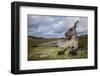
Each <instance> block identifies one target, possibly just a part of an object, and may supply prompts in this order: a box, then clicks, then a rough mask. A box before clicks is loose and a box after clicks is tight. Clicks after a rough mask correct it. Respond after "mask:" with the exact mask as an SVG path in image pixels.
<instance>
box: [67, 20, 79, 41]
mask: <svg viewBox="0 0 100 76" xmlns="http://www.w3.org/2000/svg"><path fill="white" fill-rule="evenodd" d="M78 23H79V20H77V21H75V23H74V24H73V27H71V28H70V29H69V30H68V32H66V33H65V36H66V38H67V39H71V38H72V36H76V35H77V33H76V28H77V24H78Z"/></svg>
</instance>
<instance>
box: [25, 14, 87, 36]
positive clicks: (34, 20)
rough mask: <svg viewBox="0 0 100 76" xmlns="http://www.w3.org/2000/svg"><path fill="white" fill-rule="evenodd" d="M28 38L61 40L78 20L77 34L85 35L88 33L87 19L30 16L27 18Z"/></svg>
mask: <svg viewBox="0 0 100 76" xmlns="http://www.w3.org/2000/svg"><path fill="white" fill-rule="evenodd" d="M27 17H28V36H34V37H43V38H62V37H65V35H64V34H65V33H66V32H67V31H68V29H69V28H71V27H72V26H73V23H74V22H75V21H76V20H77V19H79V23H78V24H77V28H76V31H77V34H78V35H86V34H87V31H88V23H87V22H88V18H87V17H77V16H51V15H48V16H46V15H32V14H29V15H28V16H27Z"/></svg>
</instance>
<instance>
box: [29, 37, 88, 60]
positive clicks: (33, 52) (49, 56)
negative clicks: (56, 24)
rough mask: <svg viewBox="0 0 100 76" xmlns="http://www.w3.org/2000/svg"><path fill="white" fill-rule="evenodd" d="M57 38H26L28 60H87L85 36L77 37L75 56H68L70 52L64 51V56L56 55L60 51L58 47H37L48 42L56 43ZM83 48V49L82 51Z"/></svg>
mask: <svg viewBox="0 0 100 76" xmlns="http://www.w3.org/2000/svg"><path fill="white" fill-rule="evenodd" d="M56 40H58V38H57V39H56V38H51V39H50V38H49V39H44V38H37V37H28V60H29V61H32V60H55V59H80V58H81V59H83V58H87V57H88V56H87V44H88V43H87V36H81V37H79V45H80V46H79V47H80V48H81V49H80V48H79V49H78V52H77V55H76V56H72V55H70V54H69V52H70V50H69V49H66V52H65V53H64V55H58V52H59V51H60V50H62V48H60V47H50V46H38V45H39V44H41V43H46V42H50V41H56ZM84 48H85V49H84Z"/></svg>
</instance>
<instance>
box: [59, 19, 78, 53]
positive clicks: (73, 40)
mask: <svg viewBox="0 0 100 76" xmlns="http://www.w3.org/2000/svg"><path fill="white" fill-rule="evenodd" d="M78 23H79V20H77V21H75V23H74V24H73V27H71V28H70V29H69V30H68V32H66V33H65V37H66V39H65V40H64V41H62V40H58V41H57V46H58V47H63V50H61V51H59V52H58V55H60V54H64V52H65V51H66V48H70V50H71V51H70V53H71V54H73V55H76V54H77V49H78V37H77V32H76V28H77V24H78Z"/></svg>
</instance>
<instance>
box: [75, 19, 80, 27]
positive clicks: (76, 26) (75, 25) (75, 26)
mask: <svg viewBox="0 0 100 76" xmlns="http://www.w3.org/2000/svg"><path fill="white" fill-rule="evenodd" d="M78 23H79V20H77V21H76V22H75V24H74V28H76V27H77V24H78Z"/></svg>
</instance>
